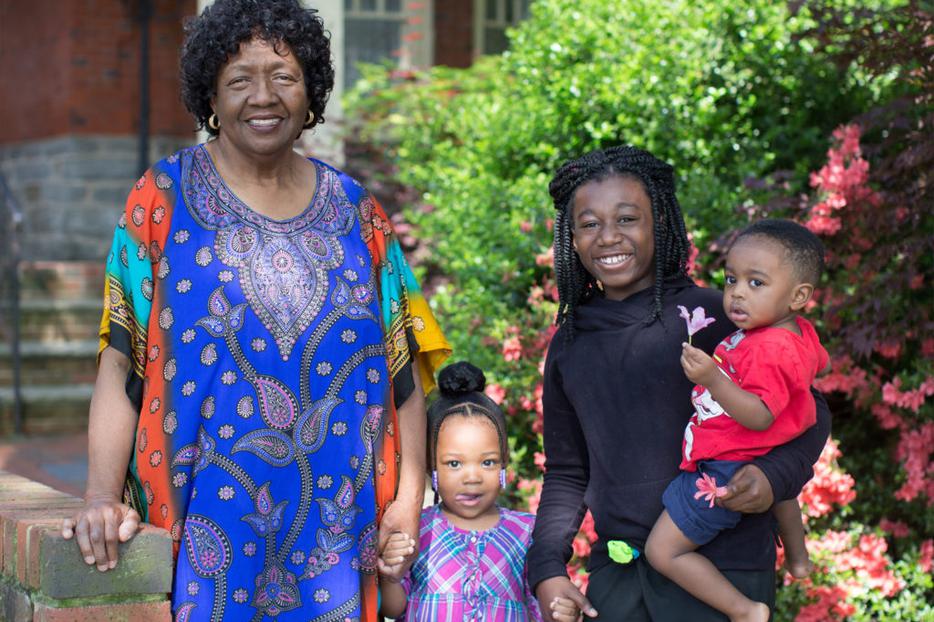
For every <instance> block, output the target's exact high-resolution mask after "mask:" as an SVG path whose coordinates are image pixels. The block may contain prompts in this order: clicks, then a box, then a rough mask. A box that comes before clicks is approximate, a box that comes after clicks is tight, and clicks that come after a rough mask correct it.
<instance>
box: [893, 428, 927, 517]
mask: <svg viewBox="0 0 934 622" xmlns="http://www.w3.org/2000/svg"><path fill="white" fill-rule="evenodd" d="M932 452H934V422H931V421H929V422H927V423H925V424H923V425H922V426H920V427H918V428H915V429H913V430H903V431H902V435H901V438H900V439H899V441H898V448H897V449H896V450H895V456H896V458H898V460H900V461H901V462H902V463H903V464H904V468H905V472H906V473H907V474H908V479H907V480H906V481H905V483H904V484H903V485H902V487H901V488H899V489H898V490H896V491H895V498H896V499H901V500H902V501H911V500H912V499H914V498H915V497H917V496H918V495H919V494H924V495H925V496H927V504H928V507H930V506H931V505H934V461H932V460H931V454H932Z"/></svg>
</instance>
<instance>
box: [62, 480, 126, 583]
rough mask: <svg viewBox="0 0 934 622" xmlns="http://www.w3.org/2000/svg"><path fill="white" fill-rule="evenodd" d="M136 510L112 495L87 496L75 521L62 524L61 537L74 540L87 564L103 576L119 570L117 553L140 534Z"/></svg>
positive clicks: (67, 520) (66, 521) (70, 520)
mask: <svg viewBox="0 0 934 622" xmlns="http://www.w3.org/2000/svg"><path fill="white" fill-rule="evenodd" d="M139 523H140V518H139V514H137V513H136V510H134V509H132V508H131V507H130V506H128V505H126V504H125V503H121V502H120V500H119V499H118V498H117V497H114V496H112V495H104V496H88V498H87V499H85V503H84V507H83V508H81V509H80V510H79V511H78V513H77V514H75V516H74V518H66V519H65V520H64V521H62V537H63V538H65V539H66V540H70V539H71V538H75V539H76V540H77V541H78V548H79V549H80V550H81V555H82V556H83V557H84V561H85V563H86V564H88V565H91V564H96V565H97V569H98V570H100V571H101V572H106V571H107V570H110V569H113V568H115V567H116V566H117V557H118V549H119V545H120V543H121V542H127V541H128V540H129V539H130V538H132V537H133V536H135V535H136V532H137V531H138V530H139Z"/></svg>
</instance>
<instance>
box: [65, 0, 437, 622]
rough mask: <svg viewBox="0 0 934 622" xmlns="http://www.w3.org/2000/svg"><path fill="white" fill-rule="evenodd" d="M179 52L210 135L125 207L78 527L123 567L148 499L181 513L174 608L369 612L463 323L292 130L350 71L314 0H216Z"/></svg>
mask: <svg viewBox="0 0 934 622" xmlns="http://www.w3.org/2000/svg"><path fill="white" fill-rule="evenodd" d="M181 66H182V85H183V88H182V91H183V99H184V101H185V104H186V106H187V107H188V109H189V111H190V112H191V113H192V114H193V115H194V117H195V118H196V119H197V121H198V123H200V124H201V125H202V126H203V127H205V128H206V129H207V131H208V132H209V133H210V135H211V137H212V138H211V140H209V141H208V142H207V143H206V144H204V145H197V146H195V147H191V148H188V149H184V150H182V151H180V152H178V153H175V154H173V155H171V156H169V157H167V158H166V159H164V160H162V161H160V162H159V163H157V164H156V165H155V166H153V167H152V168H151V169H150V170H149V171H147V172H146V173H145V175H143V177H142V178H140V180H139V181H138V182H137V183H136V185H135V187H134V188H133V190H132V191H131V192H130V196H129V198H128V199H127V203H126V208H125V210H124V212H123V214H122V216H121V217H120V219H119V223H118V225H117V228H116V231H115V233H114V239H113V245H112V250H111V253H110V256H109V257H108V260H107V280H106V284H105V287H106V289H105V301H106V303H105V310H104V314H103V318H102V320H101V328H100V337H101V352H100V368H99V371H98V378H97V384H96V387H95V392H94V397H93V399H92V403H91V413H90V424H89V457H90V460H89V474H88V486H87V492H86V495H85V496H86V503H85V506H84V508H82V509H81V510H80V511H79V512H78V513H77V514H76V515H75V517H74V518H73V519H68V520H66V521H65V523H64V525H63V534H64V536H65V537H74V538H75V539H76V540H77V543H78V547H79V549H80V551H81V554H82V555H83V557H84V559H85V561H86V562H87V563H88V564H93V565H96V566H97V568H98V569H99V570H101V571H106V570H109V569H112V568H114V567H115V565H116V564H117V552H118V543H119V542H120V541H126V540H127V539H129V538H131V537H132V536H133V534H134V533H135V531H136V528H137V525H138V523H139V522H140V521H141V520H143V521H146V522H150V523H153V524H155V525H158V526H160V527H164V528H166V529H168V530H169V531H170V532H171V534H172V536H173V538H174V539H175V541H176V553H177V560H176V568H175V575H174V576H175V579H174V587H173V592H172V603H173V611H174V615H175V617H176V619H178V620H185V621H189V620H221V619H237V620H241V619H260V618H264V617H274V618H276V619H278V620H280V621H282V622H287V621H288V620H308V619H319V618H320V619H341V620H343V619H345V618H350V619H359V620H361V621H370V622H372V621H374V620H376V617H377V585H376V559H377V555H378V552H379V551H381V550H383V543H384V542H385V541H386V540H387V539H388V538H389V536H390V534H396V535H400V534H404V535H406V537H410V538H413V539H414V538H415V537H416V536H417V534H418V521H419V513H420V510H421V506H422V496H423V491H424V469H425V457H424V456H425V405H424V393H425V392H426V391H428V390H430V389H431V387H432V378H433V370H434V368H435V367H437V365H439V364H440V363H441V362H442V361H443V360H444V358H445V357H446V355H447V353H448V351H449V346H448V344H447V342H446V341H445V339H444V336H443V335H442V334H441V332H440V330H439V329H438V325H437V323H436V322H435V320H434V317H433V316H432V314H431V312H430V311H429V309H428V306H427V303H426V301H425V299H424V298H423V297H422V295H421V290H420V288H419V286H418V283H417V282H416V281H415V278H414V277H413V275H412V272H411V270H410V269H409V267H408V265H407V264H406V262H405V258H404V257H403V255H402V251H401V248H400V246H399V243H398V241H397V240H396V238H395V235H394V234H393V231H392V228H391V226H390V224H389V221H388V219H387V217H386V215H385V213H384V212H383V210H382V208H381V207H380V205H379V203H378V202H377V201H376V199H375V198H374V197H373V196H372V195H370V194H369V193H367V191H366V190H365V189H364V188H363V187H361V186H360V184H359V183H357V182H356V181H355V180H354V179H352V178H350V177H348V176H347V175H345V174H344V173H342V172H341V171H338V170H337V169H335V168H333V167H331V166H329V165H328V164H325V163H324V162H321V161H320V160H316V159H313V158H304V157H302V156H300V155H298V154H297V153H296V152H295V151H294V149H293V148H294V144H295V140H296V138H297V137H298V136H299V135H300V134H301V132H302V131H303V130H305V129H308V128H311V127H314V126H315V125H316V124H318V123H321V122H323V121H324V106H325V103H326V102H327V98H328V94H329V93H330V89H331V86H332V85H333V81H334V74H333V70H332V69H331V65H330V47H329V41H328V37H327V35H326V33H325V31H324V26H323V24H322V22H321V20H320V18H319V17H318V16H317V15H316V14H315V12H314V11H312V10H309V9H305V8H303V7H302V6H301V4H300V3H299V2H298V1H297V0H264V1H263V2H256V1H255V0H217V1H216V2H215V3H214V4H213V5H211V6H210V7H208V8H207V9H205V11H204V13H202V15H201V16H200V17H198V18H197V19H196V20H194V21H193V22H192V23H191V24H189V26H188V29H187V38H186V41H185V44H184V49H183V54H182V63H181ZM403 439H404V440H405V442H404V443H403V442H402V440H403ZM121 497H122V498H123V500H121ZM124 501H125V502H124Z"/></svg>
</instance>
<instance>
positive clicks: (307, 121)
mask: <svg viewBox="0 0 934 622" xmlns="http://www.w3.org/2000/svg"><path fill="white" fill-rule="evenodd" d="M316 119H317V117H316V116H315V113H313V112H312V111H311V110H309V111H308V118H307V119H305V125H304V126H303V127H305V128H306V129H307V128H309V127H311V126H312V125H314V124H315V120H316Z"/></svg>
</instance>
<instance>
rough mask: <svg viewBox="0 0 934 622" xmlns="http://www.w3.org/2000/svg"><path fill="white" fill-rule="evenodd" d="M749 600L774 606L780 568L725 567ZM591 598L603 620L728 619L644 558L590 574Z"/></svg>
mask: <svg viewBox="0 0 934 622" xmlns="http://www.w3.org/2000/svg"><path fill="white" fill-rule="evenodd" d="M721 572H722V573H723V576H725V577H726V578H727V579H728V580H729V581H730V583H732V584H733V585H735V586H736V588H737V589H738V590H739V591H740V592H742V593H743V594H745V595H746V596H747V597H748V598H750V599H752V600H755V601H758V602H760V603H765V604H767V605H768V606H769V609H773V610H774V608H775V572H774V571H772V570H725V571H721ZM587 599H588V600H589V601H590V602H591V604H592V605H593V606H594V608H596V610H597V611H598V612H599V613H600V615H599V616H598V617H596V618H584V619H585V620H599V621H600V622H685V621H686V620H687V621H690V622H729V618H727V616H725V615H723V614H722V613H720V612H719V611H717V610H716V609H712V608H711V607H709V606H707V605H705V604H704V603H702V602H701V601H699V600H697V599H696V598H694V597H693V596H691V595H690V594H688V593H687V592H685V591H684V590H683V589H681V587H680V586H678V585H676V584H675V583H673V582H672V581H671V580H669V579H667V578H665V577H664V576H663V575H661V574H659V573H658V572H657V571H656V570H655V569H654V568H652V567H651V566H650V565H649V563H648V562H646V561H645V557H639V558H637V559H635V560H634V561H633V562H632V563H630V564H625V565H623V564H616V563H609V564H607V565H606V566H603V567H602V568H599V569H598V570H597V571H596V572H594V573H592V574H591V575H590V583H589V585H588V587H587Z"/></svg>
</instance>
